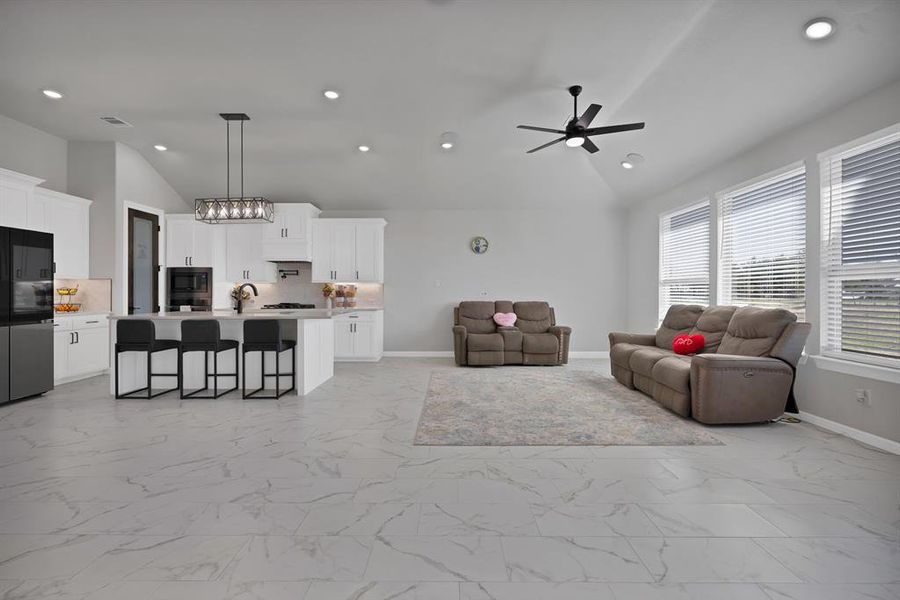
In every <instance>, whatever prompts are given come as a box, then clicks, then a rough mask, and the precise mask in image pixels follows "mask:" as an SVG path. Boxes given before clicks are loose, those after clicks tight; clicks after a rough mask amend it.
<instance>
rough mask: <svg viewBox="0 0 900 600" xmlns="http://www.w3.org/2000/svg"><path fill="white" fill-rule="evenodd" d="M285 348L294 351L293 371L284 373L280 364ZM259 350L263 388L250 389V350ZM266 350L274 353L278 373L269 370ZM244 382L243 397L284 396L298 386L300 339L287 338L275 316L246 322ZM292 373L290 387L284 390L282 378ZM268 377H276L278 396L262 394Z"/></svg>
mask: <svg viewBox="0 0 900 600" xmlns="http://www.w3.org/2000/svg"><path fill="white" fill-rule="evenodd" d="M285 350H290V351H291V372H290V373H282V372H281V368H280V366H279V364H278V363H279V360H278V359H279V358H280V357H281V353H282V352H284V351H285ZM248 352H259V353H260V354H259V355H260V360H259V372H260V373H261V374H262V377H261V378H260V379H261V387H260V388H259V389H256V390H253V391H252V392H250V393H248V392H247V353H248ZM266 352H274V353H275V372H274V373H266ZM242 362H243V365H242V366H243V370H244V381H243V382H242V386H241V391H242V392H243V397H244V398H271V399H275V398H281V397H282V396H284V395H285V394H287V393H288V392H292V391H294V389H295V388H296V387H297V342H295V341H294V340H286V339H284V337H283V335H282V331H281V323H280V322H279V321H276V320H274V319H247V320H246V321H244V351H243V358H242ZM288 375H290V376H291V387H290V388H288V389H286V390H284V391H281V378H282V377H287V376H288ZM266 377H274V378H275V395H274V396H271V395H269V396H262V395H259V393H260V392H261V391H263V390H264V389H265V388H266Z"/></svg>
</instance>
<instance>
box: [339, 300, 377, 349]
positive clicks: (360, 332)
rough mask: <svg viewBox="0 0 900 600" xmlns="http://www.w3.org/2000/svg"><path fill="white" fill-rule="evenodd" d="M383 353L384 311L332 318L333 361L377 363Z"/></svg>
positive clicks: (349, 314)
mask: <svg viewBox="0 0 900 600" xmlns="http://www.w3.org/2000/svg"><path fill="white" fill-rule="evenodd" d="M383 353H384V311H381V310H367V311H359V312H353V313H347V314H345V315H340V316H338V317H335V318H334V359H335V360H341V361H353V360H358V361H378V360H381V355H382V354H383Z"/></svg>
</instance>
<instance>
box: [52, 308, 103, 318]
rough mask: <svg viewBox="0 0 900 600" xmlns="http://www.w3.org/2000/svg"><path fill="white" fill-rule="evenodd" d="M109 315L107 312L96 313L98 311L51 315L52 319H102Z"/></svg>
mask: <svg viewBox="0 0 900 600" xmlns="http://www.w3.org/2000/svg"><path fill="white" fill-rule="evenodd" d="M108 314H109V311H108V310H103V311H98V310H85V311H81V310H79V311H78V312H57V313H53V318H54V319H68V318H71V317H102V316H106V315H108Z"/></svg>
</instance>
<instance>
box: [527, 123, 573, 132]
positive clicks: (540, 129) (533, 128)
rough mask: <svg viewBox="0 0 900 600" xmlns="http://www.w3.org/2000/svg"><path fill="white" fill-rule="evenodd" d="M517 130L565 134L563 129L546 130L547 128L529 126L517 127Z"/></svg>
mask: <svg viewBox="0 0 900 600" xmlns="http://www.w3.org/2000/svg"><path fill="white" fill-rule="evenodd" d="M518 128H519V129H530V130H531V131H543V132H545V133H565V132H566V130H565V129H548V128H547V127H532V126H531V125H519V126H518Z"/></svg>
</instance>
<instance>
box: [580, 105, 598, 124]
mask: <svg viewBox="0 0 900 600" xmlns="http://www.w3.org/2000/svg"><path fill="white" fill-rule="evenodd" d="M601 108H603V107H602V106H600V105H599V104H591V105H590V106H588V107H587V110H586V111H584V114H583V115H581V116H580V117H579V118H578V121H577V122H576V125H580V126H581V127H587V126H588V125H590V124H591V121H593V120H594V117H596V116H597V113H598V112H600V109H601Z"/></svg>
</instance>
